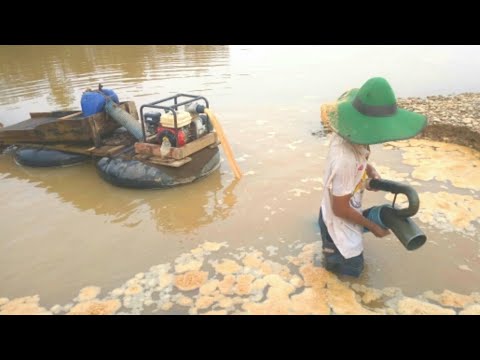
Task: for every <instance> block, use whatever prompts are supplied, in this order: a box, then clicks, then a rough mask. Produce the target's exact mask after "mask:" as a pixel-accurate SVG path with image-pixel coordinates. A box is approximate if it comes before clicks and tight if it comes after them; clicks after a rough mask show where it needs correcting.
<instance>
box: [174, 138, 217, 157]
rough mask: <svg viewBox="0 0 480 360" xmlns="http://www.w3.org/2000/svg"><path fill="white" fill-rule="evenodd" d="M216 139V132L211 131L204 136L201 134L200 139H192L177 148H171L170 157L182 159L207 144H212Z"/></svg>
mask: <svg viewBox="0 0 480 360" xmlns="http://www.w3.org/2000/svg"><path fill="white" fill-rule="evenodd" d="M216 141H217V134H216V133H214V132H211V133H209V134H207V135H205V136H202V137H201V138H200V139H197V140H194V141H192V142H189V143H188V144H185V145H184V146H182V147H179V148H173V149H172V152H171V157H172V158H174V159H177V160H180V159H183V158H185V157H187V156H190V155H192V154H194V153H196V152H198V151H200V150H202V149H204V148H206V147H207V146H209V145H212V144H214V143H215V142H216Z"/></svg>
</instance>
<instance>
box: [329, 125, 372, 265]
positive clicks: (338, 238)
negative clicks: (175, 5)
mask: <svg viewBox="0 0 480 360" xmlns="http://www.w3.org/2000/svg"><path fill="white" fill-rule="evenodd" d="M369 153H370V152H369V150H368V148H367V147H366V146H363V145H356V144H352V143H350V142H349V141H347V140H345V139H343V138H342V137H341V136H339V135H337V134H335V133H334V134H333V137H332V139H331V142H330V149H329V153H328V157H327V164H326V171H325V176H324V179H323V183H324V184H325V187H324V190H323V198H322V215H323V220H324V222H325V225H326V226H327V229H328V232H329V234H330V236H331V237H332V240H333V242H334V243H335V245H336V246H337V248H338V250H339V251H340V253H341V254H342V255H343V257H344V258H346V259H349V258H352V257H354V256H357V255H360V254H361V253H362V251H363V241H362V232H363V228H362V226H361V225H357V224H354V223H352V222H349V221H346V220H344V219H342V218H340V217H338V216H335V214H334V213H333V209H332V198H331V196H332V195H335V196H345V195H348V194H352V197H351V198H350V206H351V207H353V208H354V209H355V210H357V211H358V212H362V197H363V192H364V191H365V180H366V178H367V174H366V168H367V158H368V155H369Z"/></svg>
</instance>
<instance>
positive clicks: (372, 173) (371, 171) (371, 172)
mask: <svg viewBox="0 0 480 360" xmlns="http://www.w3.org/2000/svg"><path fill="white" fill-rule="evenodd" d="M367 176H368V180H367V184H366V189H367V190H370V191H378V190H376V189H372V188H371V187H370V180H371V179H381V178H382V177H381V176H380V174H379V173H378V172H377V170H376V169H375V168H374V167H373V166H372V165H370V164H368V165H367Z"/></svg>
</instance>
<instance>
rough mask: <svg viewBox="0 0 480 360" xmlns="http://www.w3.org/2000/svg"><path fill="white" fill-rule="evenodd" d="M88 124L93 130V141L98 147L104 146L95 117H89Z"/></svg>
mask: <svg viewBox="0 0 480 360" xmlns="http://www.w3.org/2000/svg"><path fill="white" fill-rule="evenodd" d="M88 124H89V125H90V129H91V131H92V138H93V143H94V145H95V146H96V147H100V146H102V138H101V137H100V132H99V131H98V127H97V123H96V122H95V120H94V119H93V118H88Z"/></svg>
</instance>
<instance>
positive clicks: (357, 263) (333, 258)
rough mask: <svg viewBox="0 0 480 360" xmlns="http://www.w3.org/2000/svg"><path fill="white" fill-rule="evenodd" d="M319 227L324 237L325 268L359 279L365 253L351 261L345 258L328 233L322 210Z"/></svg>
mask: <svg viewBox="0 0 480 360" xmlns="http://www.w3.org/2000/svg"><path fill="white" fill-rule="evenodd" d="M366 211H368V210H365V212H366ZM318 225H319V226H320V234H321V235H322V242H323V244H322V249H323V254H324V259H325V268H326V269H327V270H328V271H331V272H333V273H336V274H339V275H348V276H353V277H359V276H360V274H361V273H362V271H363V267H364V260H363V253H361V254H360V255H357V256H354V257H352V258H350V259H345V258H344V257H343V255H342V254H341V253H340V251H339V250H338V248H337V247H336V246H335V243H334V242H333V240H332V238H331V236H330V234H329V233H328V229H327V226H326V225H325V222H324V221H323V217H322V209H321V208H320V214H319V216H318Z"/></svg>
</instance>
